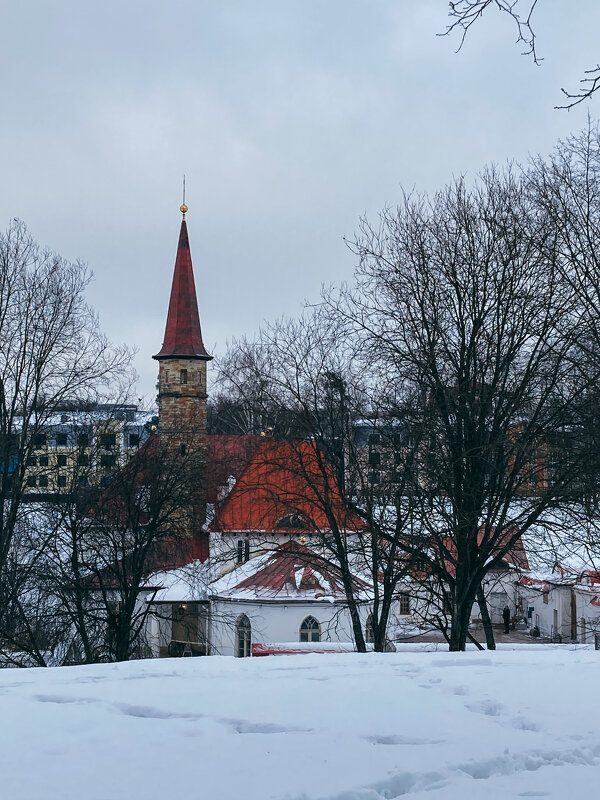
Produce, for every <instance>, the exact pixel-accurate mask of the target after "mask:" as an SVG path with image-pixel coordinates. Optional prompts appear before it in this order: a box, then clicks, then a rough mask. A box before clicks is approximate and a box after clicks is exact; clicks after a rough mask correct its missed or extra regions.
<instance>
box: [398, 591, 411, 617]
mask: <svg viewBox="0 0 600 800" xmlns="http://www.w3.org/2000/svg"><path fill="white" fill-rule="evenodd" d="M398 604H399V608H398V611H399V613H400V614H410V595H409V594H407V593H406V592H400V594H399V595H398Z"/></svg>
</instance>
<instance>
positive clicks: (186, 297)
mask: <svg viewBox="0 0 600 800" xmlns="http://www.w3.org/2000/svg"><path fill="white" fill-rule="evenodd" d="M180 210H181V213H182V214H183V219H182V221H181V231H180V233H179V244H178V246H177V257H176V259H175V271H174V273H173V284H172V286H171V299H170V301H169V313H168V315H167V325H166V328H165V338H164V341H163V346H162V348H161V350H160V352H159V353H157V354H156V355H155V356H152V357H153V358H155V359H157V361H160V360H161V359H163V358H178V357H181V358H199V359H202V360H204V361H210V360H211V359H212V356H209V354H208V353H207V352H206V350H205V348H204V343H203V342H202V332H201V330H200V317H199V315H198V301H197V300H196V286H195V284H194V271H193V269H192V255H191V253H190V243H189V239H188V232H187V223H186V221H185V212H186V211H187V206H186V205H185V204H184V205H182V206H181V209H180Z"/></svg>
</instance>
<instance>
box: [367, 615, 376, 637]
mask: <svg viewBox="0 0 600 800" xmlns="http://www.w3.org/2000/svg"><path fill="white" fill-rule="evenodd" d="M374 641H375V634H374V633H373V614H369V616H368V617H367V621H366V622H365V642H366V643H367V644H373V642H374Z"/></svg>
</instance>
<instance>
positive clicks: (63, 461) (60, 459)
mask: <svg viewBox="0 0 600 800" xmlns="http://www.w3.org/2000/svg"><path fill="white" fill-rule="evenodd" d="M56 466H57V467H66V466H67V457H66V456H65V455H62V454H59V455H57V456H56Z"/></svg>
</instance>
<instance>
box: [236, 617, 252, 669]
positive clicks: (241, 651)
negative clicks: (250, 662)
mask: <svg viewBox="0 0 600 800" xmlns="http://www.w3.org/2000/svg"><path fill="white" fill-rule="evenodd" d="M251 642H252V626H251V625H250V620H249V619H248V617H247V616H246V615H245V614H242V615H241V616H239V617H238V619H237V622H236V623H235V654H236V656H237V657H238V658H247V656H249V655H250V644H251Z"/></svg>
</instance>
